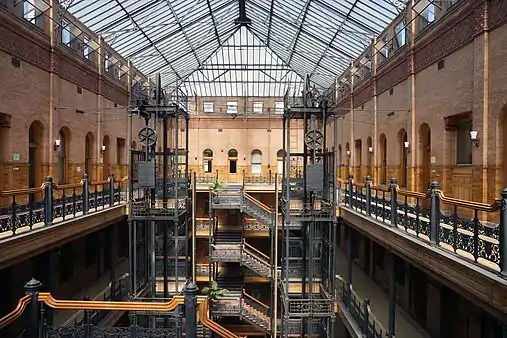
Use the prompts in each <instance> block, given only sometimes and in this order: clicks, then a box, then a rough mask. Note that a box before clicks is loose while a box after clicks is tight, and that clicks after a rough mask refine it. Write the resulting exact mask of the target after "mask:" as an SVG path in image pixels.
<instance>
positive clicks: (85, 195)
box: [82, 173, 90, 215]
mask: <svg viewBox="0 0 507 338" xmlns="http://www.w3.org/2000/svg"><path fill="white" fill-rule="evenodd" d="M82 185H83V215H86V214H87V213H88V210H89V209H90V205H89V203H90V192H89V190H90V188H89V187H90V180H89V179H88V174H87V173H85V174H84V175H83V180H82Z"/></svg>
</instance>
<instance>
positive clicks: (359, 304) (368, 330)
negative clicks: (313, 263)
mask: <svg viewBox="0 0 507 338" xmlns="http://www.w3.org/2000/svg"><path fill="white" fill-rule="evenodd" d="M335 292H336V294H335V297H336V299H341V300H342V301H343V303H344V304H345V307H346V308H347V310H348V311H349V312H350V313H351V315H352V316H353V317H354V320H355V321H356V322H357V324H358V325H359V327H360V328H361V331H362V332H363V335H364V336H365V337H369V338H383V337H387V336H388V331H387V330H386V329H385V328H384V326H382V324H380V322H379V321H378V319H377V318H376V317H375V315H374V314H373V312H372V311H371V308H370V300H369V299H366V298H365V299H361V298H360V297H359V296H358V295H357V293H356V292H355V291H354V289H353V288H352V285H351V286H350V288H349V287H348V286H347V285H346V283H345V281H344V280H343V279H342V278H341V277H340V276H339V275H336V290H335ZM390 337H391V336H390ZM392 337H393V338H394V335H392Z"/></svg>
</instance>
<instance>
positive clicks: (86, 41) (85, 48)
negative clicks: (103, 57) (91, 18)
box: [83, 36, 91, 59]
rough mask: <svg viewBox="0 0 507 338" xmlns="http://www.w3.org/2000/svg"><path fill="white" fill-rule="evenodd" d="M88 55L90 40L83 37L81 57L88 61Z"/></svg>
mask: <svg viewBox="0 0 507 338" xmlns="http://www.w3.org/2000/svg"><path fill="white" fill-rule="evenodd" d="M90 53H91V48H90V38H88V37H87V36H85V37H84V38H83V55H84V57H85V58H87V59H90Z"/></svg>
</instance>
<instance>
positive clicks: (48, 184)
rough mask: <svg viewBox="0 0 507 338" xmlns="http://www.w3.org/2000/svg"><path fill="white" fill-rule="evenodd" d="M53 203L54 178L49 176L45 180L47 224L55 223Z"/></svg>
mask: <svg viewBox="0 0 507 338" xmlns="http://www.w3.org/2000/svg"><path fill="white" fill-rule="evenodd" d="M64 195H65V194H64ZM64 197H65V196H64ZM53 204H54V200H53V178H52V177H51V176H48V177H46V179H45V180H44V223H45V224H46V225H51V224H53V207H54V205H53Z"/></svg>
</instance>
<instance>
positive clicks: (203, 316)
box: [197, 297, 242, 338]
mask: <svg viewBox="0 0 507 338" xmlns="http://www.w3.org/2000/svg"><path fill="white" fill-rule="evenodd" d="M197 304H199V312H198V315H197V320H198V321H200V322H201V323H202V324H203V325H204V326H206V327H207V328H208V329H210V330H211V331H213V332H215V333H216V334H218V335H219V336H220V337H222V338H242V337H241V336H238V335H236V334H234V333H232V332H231V331H229V330H227V329H226V328H225V327H223V326H221V325H220V324H218V323H216V322H214V321H213V320H211V318H210V316H209V300H208V299H206V298H205V299H204V300H203V299H202V298H201V297H197Z"/></svg>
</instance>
